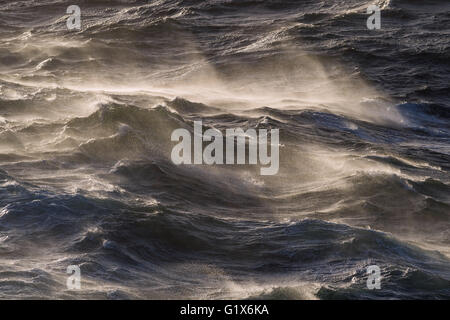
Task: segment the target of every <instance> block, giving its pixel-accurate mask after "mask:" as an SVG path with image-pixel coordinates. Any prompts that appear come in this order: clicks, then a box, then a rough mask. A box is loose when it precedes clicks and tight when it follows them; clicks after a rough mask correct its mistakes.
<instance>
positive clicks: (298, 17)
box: [0, 0, 450, 299]
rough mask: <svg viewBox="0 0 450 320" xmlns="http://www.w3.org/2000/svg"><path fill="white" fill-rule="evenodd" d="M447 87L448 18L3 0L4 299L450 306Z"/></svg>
mask: <svg viewBox="0 0 450 320" xmlns="http://www.w3.org/2000/svg"><path fill="white" fill-rule="evenodd" d="M75 2H77V3H75ZM372 3H375V4H377V5H378V6H379V7H380V8H381V19H382V20H381V29H380V30H368V29H367V26H366V20H367V18H368V15H367V12H366V9H367V7H368V6H369V5H370V4H372ZM72 4H77V5H79V6H80V8H81V15H82V16H81V21H82V28H81V30H80V31H76V30H75V31H74V30H72V31H69V30H68V29H67V26H66V20H67V18H68V15H67V14H66V9H67V7H68V6H69V5H72ZM449 83H450V2H449V1H447V0H441V1H437V0H433V1H431V0H430V1H419V0H409V1H407V0H398V1H396V0H391V1H389V0H384V1H383V0H378V1H376V0H375V1H368V0H336V1H325V0H304V1H286V0H267V1H263V0H205V1H193V0H191V1H188V0H158V1H138V0H130V1H125V0H122V1H119V0H113V1H100V0H95V1H94V0H89V1H87V0H85V1H81V0H79V1H72V0H71V1H63V0H43V1H37V0H27V1H0V298H6V299H11V298H18V299H25V298H39V299H40V298H43V299H48V298H50V299H80V298H81V299H93V298H99V299H173V298H187V299H191V298H192V299H222V298H228V299H246V298H256V299H379V298H394V299H419V298H420V299H449V298H450V247H449V243H450V173H449V169H450V125H449V123H450V87H449ZM195 120H202V121H203V124H204V126H205V127H207V128H208V127H209V128H216V129H219V130H225V129H227V128H236V127H239V128H243V129H248V128H260V129H270V128H276V129H279V130H280V169H279V173H278V174H277V175H274V176H261V175H260V174H259V169H258V168H257V167H255V166H246V165H240V166H207V165H192V166H187V165H186V166H175V165H174V164H173V163H172V161H171V159H170V152H171V148H172V147H173V142H171V141H170V136H171V133H172V131H173V130H174V129H177V128H187V129H191V130H192V128H193V122H194V121H195ZM69 265H78V266H80V269H81V277H82V287H81V290H69V289H68V288H67V287H66V280H67V277H68V275H67V274H66V269H67V266H69ZM369 265H378V266H379V267H380V269H381V275H382V279H381V289H380V290H368V288H367V286H366V281H367V273H366V268H367V266H369Z"/></svg>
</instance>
